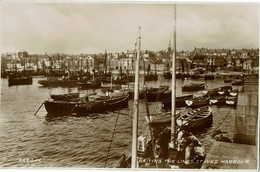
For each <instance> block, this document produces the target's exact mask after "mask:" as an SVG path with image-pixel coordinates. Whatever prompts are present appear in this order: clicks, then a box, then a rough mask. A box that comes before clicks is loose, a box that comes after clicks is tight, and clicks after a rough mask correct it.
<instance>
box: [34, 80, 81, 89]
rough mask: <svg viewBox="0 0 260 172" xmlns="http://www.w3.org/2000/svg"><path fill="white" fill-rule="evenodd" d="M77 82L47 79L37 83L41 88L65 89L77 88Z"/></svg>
mask: <svg viewBox="0 0 260 172" xmlns="http://www.w3.org/2000/svg"><path fill="white" fill-rule="evenodd" d="M78 82H79V80H62V79H58V80H57V79H54V80H52V79H48V80H39V81H38V83H39V84H40V85H42V86H43V87H48V86H53V87H54V86H60V87H67V86H77V83H78Z"/></svg>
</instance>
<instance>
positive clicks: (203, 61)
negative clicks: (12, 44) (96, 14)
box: [0, 5, 259, 170]
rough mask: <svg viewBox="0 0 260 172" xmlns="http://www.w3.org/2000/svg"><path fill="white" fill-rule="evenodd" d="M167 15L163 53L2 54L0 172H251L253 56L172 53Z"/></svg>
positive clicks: (252, 51)
mask: <svg viewBox="0 0 260 172" xmlns="http://www.w3.org/2000/svg"><path fill="white" fill-rule="evenodd" d="M173 7H174V8H173V9H174V12H173V13H174V21H173V24H174V27H173V34H172V36H171V37H170V39H169V44H168V46H167V44H166V45H165V49H163V50H159V51H158V50H143V49H142V39H143V37H142V34H141V33H142V32H141V30H142V27H141V26H139V28H136V30H138V35H136V38H137V39H136V38H133V40H135V39H136V42H135V43H134V44H133V47H134V48H129V49H127V50H126V51H124V52H120V53H116V52H112V51H111V52H109V51H108V49H109V47H107V48H105V49H104V50H103V52H100V53H88V52H86V51H82V53H74V54H70V53H63V52H54V53H53V52H52V53H51V52H50V51H48V52H46V53H35V52H34V53H31V52H30V50H20V51H16V52H4V53H2V54H1V114H0V115H1V116H0V119H1V120H0V121H3V122H1V125H0V126H1V127H0V131H1V132H0V137H1V138H4V139H3V142H2V143H1V144H2V145H3V146H2V148H0V155H1V157H3V158H2V160H0V166H2V167H76V168H77V167H79V168H132V169H134V168H142V169H143V168H156V169H157V168H159V169H246V170H248V169H253V170H256V169H257V161H258V160H259V159H258V158H259V157H257V155H256V150H257V145H258V144H259V143H258V140H259V139H258V132H259V131H258V130H257V129H258V120H259V119H258V92H259V91H258V78H259V48H255V47H252V48H248V46H247V47H244V48H219V46H218V48H217V46H216V48H206V47H201V48H198V47H194V48H193V49H192V50H179V49H177V48H176V47H178V42H177V41H176V39H177V36H176V20H177V17H176V5H173ZM177 33H178V31H177ZM209 47H212V46H209ZM223 47H224V46H223ZM10 126H11V127H10ZM17 159H18V160H17Z"/></svg>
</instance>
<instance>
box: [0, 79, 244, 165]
mask: <svg viewBox="0 0 260 172" xmlns="http://www.w3.org/2000/svg"><path fill="white" fill-rule="evenodd" d="M40 79H42V78H33V85H20V86H12V87H8V80H7V79H1V105H0V109H1V113H0V166H1V167H52V168H53V167H65V168H66V167H73V168H104V167H105V166H104V165H105V162H106V156H107V152H108V148H109V145H110V140H111V136H112V133H113V129H114V126H115V122H116V118H117V116H118V114H119V116H118V122H117V125H116V129H115V134H114V138H113V142H112V146H111V149H110V153H109V159H108V160H107V165H106V168H112V167H115V165H116V163H117V162H118V159H119V158H120V156H121V155H122V153H126V154H128V155H129V154H130V152H131V117H132V115H131V108H125V109H121V110H116V111H114V112H106V113H104V114H93V115H91V116H86V117H72V116H69V117H59V118H47V117H46V114H47V112H46V111H45V108H44V107H42V108H41V109H40V111H39V112H38V114H37V115H36V116H34V115H33V114H34V113H35V112H36V110H37V109H38V107H39V106H40V105H41V103H42V102H43V101H44V100H47V99H49V98H50V94H59V93H68V91H70V92H80V93H81V95H84V94H85V93H88V92H92V91H93V90H80V89H78V88H76V87H75V88H61V87H56V88H48V87H46V88H45V87H41V86H40V85H39V84H38V83H37V82H38V80H40ZM190 82H204V80H203V79H199V80H190V79H188V80H177V81H176V83H177V86H176V92H177V93H176V94H177V96H180V95H183V94H190V93H182V92H181V86H182V85H183V84H186V83H190ZM207 84H208V87H209V88H217V87H220V86H224V85H230V84H224V82H223V80H218V79H216V80H213V81H207ZM140 85H142V84H140ZM147 85H148V87H159V86H160V85H171V84H170V81H168V80H163V79H162V80H160V81H157V82H149V83H147ZM235 89H240V87H235ZM98 91H100V90H98ZM196 94H201V92H197V93H196ZM131 103H132V102H131V101H130V102H129V107H131V106H132V104H131ZM161 106H162V105H161V103H159V102H157V103H150V108H151V109H150V113H159V112H160V111H161ZM144 107H145V106H144V102H142V101H141V103H140V112H141V114H140V117H139V134H143V135H146V134H148V133H149V131H148V130H147V125H146V122H145V119H144V115H145V108H144ZM184 111H185V110H184ZM118 112H119V113H118ZM228 113H229V116H228V117H227V119H226V120H225V121H224V122H223V124H222V125H221V126H220V127H219V129H221V130H222V131H226V132H227V133H226V134H225V136H227V137H229V138H231V139H232V137H233V131H234V121H235V114H236V110H235V109H232V108H217V107H213V116H214V117H213V126H212V127H211V128H208V129H205V130H204V131H202V132H200V133H198V134H196V136H197V137H198V138H199V140H200V141H201V142H202V144H203V145H204V146H205V147H206V150H207V151H208V150H209V148H210V146H211V145H212V143H213V142H214V140H213V139H212V138H211V136H210V132H211V131H212V130H213V129H215V128H216V127H217V126H218V125H219V124H220V123H221V122H222V121H223V119H224V118H225V117H226V115H227V114H228ZM28 158H29V160H28ZM24 161H27V162H24Z"/></svg>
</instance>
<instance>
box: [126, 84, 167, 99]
mask: <svg viewBox="0 0 260 172" xmlns="http://www.w3.org/2000/svg"><path fill="white" fill-rule="evenodd" d="M129 94H130V97H131V98H133V97H134V91H133V90H130V91H129ZM146 96H147V101H148V102H157V101H162V100H164V99H170V97H171V91H170V90H169V87H168V86H161V87H159V88H148V89H147V91H146ZM144 98H145V90H141V91H139V99H144Z"/></svg>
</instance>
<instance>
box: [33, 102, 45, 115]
mask: <svg viewBox="0 0 260 172" xmlns="http://www.w3.org/2000/svg"><path fill="white" fill-rule="evenodd" d="M43 105H44V102H42V104H41V106H40V107H39V108H38V109H37V111H36V112H35V113H34V115H36V114H37V113H38V112H39V110H40V109H41V107H42V106H43Z"/></svg>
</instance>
